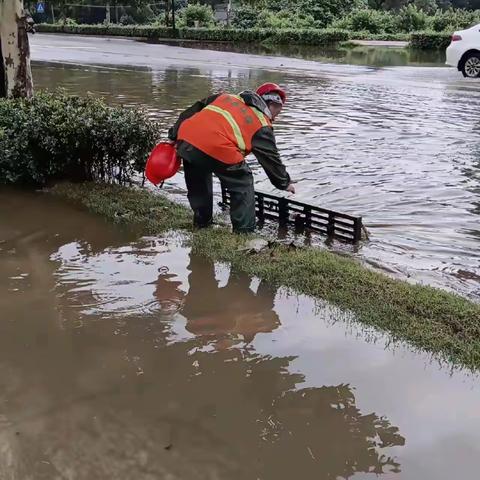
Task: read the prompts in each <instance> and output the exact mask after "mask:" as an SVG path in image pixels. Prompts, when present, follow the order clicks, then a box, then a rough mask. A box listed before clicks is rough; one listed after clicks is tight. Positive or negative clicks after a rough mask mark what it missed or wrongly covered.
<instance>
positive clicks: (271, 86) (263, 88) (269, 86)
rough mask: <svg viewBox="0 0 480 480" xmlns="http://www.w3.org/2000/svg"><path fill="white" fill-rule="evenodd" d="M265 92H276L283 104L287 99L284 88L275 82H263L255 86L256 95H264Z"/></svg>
mask: <svg viewBox="0 0 480 480" xmlns="http://www.w3.org/2000/svg"><path fill="white" fill-rule="evenodd" d="M267 93H278V94H279V95H280V98H281V99H282V102H283V103H284V104H285V102H286V101H287V94H286V92H285V90H284V89H283V88H282V87H280V86H279V85H277V84H276V83H264V84H263V85H260V86H259V87H258V88H257V95H260V96H262V95H266V94H267Z"/></svg>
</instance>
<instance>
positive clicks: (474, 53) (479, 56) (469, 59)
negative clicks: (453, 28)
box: [446, 24, 480, 78]
mask: <svg viewBox="0 0 480 480" xmlns="http://www.w3.org/2000/svg"><path fill="white" fill-rule="evenodd" d="M446 63H447V65H450V66H451V67H456V68H458V70H459V71H461V72H462V73H463V76H464V77H468V78H479V77H480V24H479V25H475V26H474V27H472V28H469V29H467V30H461V31H459V32H455V33H454V34H453V35H452V43H450V46H449V47H448V48H447V62H446Z"/></svg>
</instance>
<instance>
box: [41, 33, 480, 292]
mask: <svg viewBox="0 0 480 480" xmlns="http://www.w3.org/2000/svg"><path fill="white" fill-rule="evenodd" d="M32 41H33V42H34V43H33V47H32V52H33V58H34V59H39V60H41V61H42V63H37V64H35V68H34V77H35V82H36V85H37V87H39V88H46V87H48V88H53V87H58V86H62V87H65V88H66V89H67V90H68V91H69V92H72V93H78V94H82V95H83V94H86V92H92V93H93V94H95V95H102V96H104V97H106V98H107V99H108V101H109V102H112V103H116V104H124V105H127V106H130V105H140V106H143V107H145V108H146V109H147V111H148V112H149V114H150V115H151V116H152V117H154V118H156V119H158V120H159V121H160V122H161V124H162V126H163V127H164V128H165V131H166V130H167V128H168V127H169V126H170V125H171V124H172V122H173V121H174V120H175V119H176V117H177V115H178V114H179V112H181V111H182V110H183V109H184V108H186V107H187V106H189V105H190V104H192V103H193V102H195V101H196V100H197V99H198V98H202V97H204V96H206V95H207V94H208V93H209V92H215V91H219V90H227V91H233V92H236V91H239V90H242V89H245V88H253V87H254V86H255V85H257V84H259V83H262V82H265V81H275V82H278V83H281V84H283V85H285V86H286V87H287V89H288V93H289V102H288V104H287V106H286V108H285V111H284V113H283V114H282V116H281V118H280V119H279V121H278V124H277V126H276V134H277V140H278V144H279V147H280V149H281V151H282V154H283V159H284V161H285V163H286V164H287V166H288V169H289V171H290V173H291V175H292V177H293V178H294V179H295V180H296V182H297V195H296V198H297V199H299V200H303V201H309V202H313V203H315V204H317V205H320V206H325V207H327V208H331V209H335V210H339V211H344V212H346V213H354V214H359V215H362V216H363V217H364V222H365V224H366V225H367V226H368V229H369V230H370V233H371V241H370V242H368V243H367V244H365V245H363V246H362V247H361V248H360V249H359V251H358V252H356V253H355V254H356V255H358V256H359V257H360V258H361V259H363V260H364V261H366V262H367V263H369V264H371V265H373V266H374V267H379V268H382V269H385V270H387V271H389V272H391V273H393V274H395V275H397V276H399V277H401V278H410V279H412V280H413V281H421V282H424V283H429V284H432V285H435V286H441V287H443V288H447V289H451V290H454V291H457V292H460V293H462V294H464V295H468V296H471V297H472V298H473V299H476V300H478V299H479V298H480V248H479V247H480V228H479V221H480V217H479V214H480V187H479V178H480V117H479V113H478V112H479V108H480V81H475V80H473V81H467V80H464V79H463V78H462V77H461V75H460V74H459V73H458V72H456V71H455V70H454V69H450V68H446V67H444V66H443V64H442V62H443V56H442V54H432V55H430V56H429V55H427V54H418V53H415V52H408V51H404V50H397V49H375V48H374V49H372V48H360V49H354V50H348V49H347V50H341V51H340V50H337V51H334V52H332V51H330V52H325V51H321V50H318V49H317V51H315V50H314V49H298V47H289V48H288V51H286V52H281V51H280V52H270V56H256V55H240V54H238V53H228V52H222V51H211V50H192V49H188V48H181V47H178V46H177V47H174V46H165V45H150V44H145V43H139V42H134V41H130V40H120V39H109V40H102V39H98V38H96V39H95V38H85V37H63V36H39V37H34V38H33V40H32ZM257 53H258V52H257ZM273 53H275V55H274V56H272V54H273ZM282 53H284V54H285V53H288V54H291V55H294V56H297V57H304V58H306V60H303V59H301V58H295V59H290V58H285V57H281V56H278V55H279V54H282ZM48 61H50V62H51V63H45V62H48ZM52 62H54V63H52ZM58 62H61V63H58ZM66 62H67V63H69V64H75V63H78V64H82V65H77V66H74V65H66ZM420 62H426V63H420ZM62 63H63V65H62ZM345 63H349V64H348V65H346V64H345ZM353 64H363V66H361V65H353ZM94 65H105V66H104V67H101V66H94ZM119 65H123V66H121V67H120V66H119ZM385 65H388V67H385ZM393 65H400V66H393ZM412 65H415V66H412ZM419 65H422V66H419ZM425 65H427V66H425ZM133 67H134V68H135V69H133ZM253 168H254V169H255V172H256V182H257V184H256V187H257V188H258V189H260V190H264V191H271V190H272V187H271V185H270V184H269V182H268V180H267V178H266V176H265V174H264V173H263V171H262V170H261V169H260V168H259V167H258V165H257V164H256V163H255V162H253ZM170 186H173V187H174V188H175V189H177V187H178V188H183V186H184V184H183V179H182V178H181V176H177V177H176V178H175V179H174V180H173V181H171V182H170Z"/></svg>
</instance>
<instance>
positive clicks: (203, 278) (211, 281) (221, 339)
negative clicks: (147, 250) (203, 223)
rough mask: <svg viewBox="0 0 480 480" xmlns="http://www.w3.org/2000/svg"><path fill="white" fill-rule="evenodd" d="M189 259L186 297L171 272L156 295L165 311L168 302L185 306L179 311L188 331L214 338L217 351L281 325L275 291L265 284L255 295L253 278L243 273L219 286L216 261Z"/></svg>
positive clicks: (160, 284) (192, 256) (194, 256)
mask: <svg viewBox="0 0 480 480" xmlns="http://www.w3.org/2000/svg"><path fill="white" fill-rule="evenodd" d="M189 257H190V263H189V265H188V270H189V271H190V274H189V276H188V285H189V289H188V293H187V294H186V295H185V294H183V292H182V290H181V289H180V288H179V286H180V285H181V282H178V281H175V280H173V279H172V275H171V274H169V273H164V274H161V275H160V277H159V279H158V283H157V289H156V292H155V296H156V298H157V300H158V301H159V303H160V305H161V306H162V310H163V309H164V308H165V302H166V301H167V303H168V304H170V302H172V301H174V302H177V303H178V304H181V305H182V306H181V308H180V309H179V311H180V313H181V314H182V315H183V316H184V317H185V318H186V319H187V324H186V327H185V328H186V330H187V331H189V332H190V333H192V334H194V335H196V336H199V337H204V338H205V339H206V341H208V340H209V339H213V341H214V342H215V347H216V348H217V349H218V348H228V347H231V346H233V345H235V344H237V343H239V342H241V343H243V342H245V343H247V344H248V343H251V342H252V341H253V340H254V338H255V335H257V334H258V333H262V332H263V333H268V332H272V331H273V330H275V329H276V328H277V327H278V326H279V324H280V320H279V318H278V315H277V314H276V313H275V311H274V301H275V296H276V289H275V288H273V287H272V286H270V285H269V284H267V282H264V281H262V282H260V283H259V285H258V287H257V290H256V292H254V291H253V289H252V288H251V284H252V279H251V277H249V276H248V275H246V274H244V273H242V272H230V274H229V277H228V280H227V283H226V285H225V286H222V287H220V286H219V284H218V280H217V279H216V277H215V264H214V262H213V261H211V260H210V259H208V258H203V257H199V256H197V255H193V254H190V256H189ZM173 277H174V276H173ZM167 299H168V300H167ZM167 308H168V306H167Z"/></svg>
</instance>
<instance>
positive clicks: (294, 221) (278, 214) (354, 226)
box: [222, 189, 362, 243]
mask: <svg viewBox="0 0 480 480" xmlns="http://www.w3.org/2000/svg"><path fill="white" fill-rule="evenodd" d="M255 199H256V211H257V217H258V218H259V219H260V220H275V221H277V222H278V224H279V225H280V226H285V227H286V226H288V225H293V226H294V227H295V230H296V231H298V232H303V231H307V232H317V233H320V234H322V235H326V236H328V237H329V238H335V239H337V240H340V241H343V242H346V243H357V242H359V241H360V240H361V239H362V217H356V216H353V215H347V214H345V213H340V212H335V211H333V210H328V209H326V208H320V207H316V206H314V205H308V204H307V203H302V202H297V201H295V200H290V199H288V198H284V197H277V196H275V195H272V194H270V193H263V192H255ZM222 204H223V206H224V207H227V206H229V205H230V192H228V190H224V189H222Z"/></svg>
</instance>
